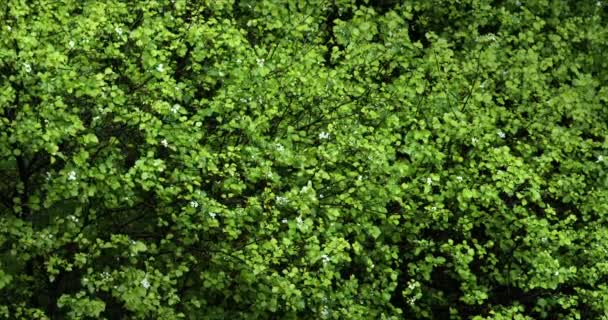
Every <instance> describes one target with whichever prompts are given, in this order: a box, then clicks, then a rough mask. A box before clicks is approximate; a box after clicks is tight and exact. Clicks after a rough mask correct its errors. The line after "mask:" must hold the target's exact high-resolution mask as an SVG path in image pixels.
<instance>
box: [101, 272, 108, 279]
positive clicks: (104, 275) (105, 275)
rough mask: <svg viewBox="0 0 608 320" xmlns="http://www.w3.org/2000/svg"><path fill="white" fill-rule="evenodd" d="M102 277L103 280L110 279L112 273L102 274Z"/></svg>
mask: <svg viewBox="0 0 608 320" xmlns="http://www.w3.org/2000/svg"><path fill="white" fill-rule="evenodd" d="M101 277H102V278H103V279H108V278H109V277H110V273H108V272H107V271H104V272H102V273H101Z"/></svg>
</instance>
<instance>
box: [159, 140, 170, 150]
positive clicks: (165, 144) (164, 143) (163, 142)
mask: <svg viewBox="0 0 608 320" xmlns="http://www.w3.org/2000/svg"><path fill="white" fill-rule="evenodd" d="M160 144H162V145H163V147H165V148H166V147H168V146H169V142H167V139H163V140H161V141H160Z"/></svg>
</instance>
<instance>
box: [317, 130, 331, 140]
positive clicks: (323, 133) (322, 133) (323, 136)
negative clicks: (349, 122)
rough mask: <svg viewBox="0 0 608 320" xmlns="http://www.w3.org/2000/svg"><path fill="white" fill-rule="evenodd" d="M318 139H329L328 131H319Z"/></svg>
mask: <svg viewBox="0 0 608 320" xmlns="http://www.w3.org/2000/svg"><path fill="white" fill-rule="evenodd" d="M319 139H329V133H327V132H321V133H319Z"/></svg>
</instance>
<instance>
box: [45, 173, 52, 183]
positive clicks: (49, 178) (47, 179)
mask: <svg viewBox="0 0 608 320" xmlns="http://www.w3.org/2000/svg"><path fill="white" fill-rule="evenodd" d="M45 179H46V181H51V173H50V172H48V171H47V172H46V178H45Z"/></svg>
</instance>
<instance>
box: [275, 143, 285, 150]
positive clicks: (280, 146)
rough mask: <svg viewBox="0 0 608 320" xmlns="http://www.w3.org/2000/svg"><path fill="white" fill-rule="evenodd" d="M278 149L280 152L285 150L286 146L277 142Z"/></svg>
mask: <svg viewBox="0 0 608 320" xmlns="http://www.w3.org/2000/svg"><path fill="white" fill-rule="evenodd" d="M277 151H279V152H283V151H285V147H283V145H282V144H280V143H277Z"/></svg>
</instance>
